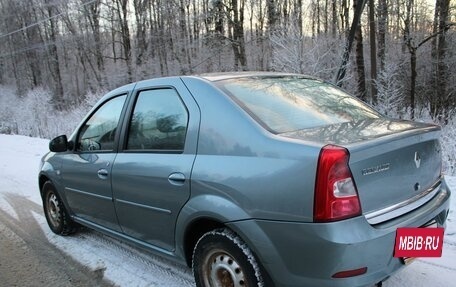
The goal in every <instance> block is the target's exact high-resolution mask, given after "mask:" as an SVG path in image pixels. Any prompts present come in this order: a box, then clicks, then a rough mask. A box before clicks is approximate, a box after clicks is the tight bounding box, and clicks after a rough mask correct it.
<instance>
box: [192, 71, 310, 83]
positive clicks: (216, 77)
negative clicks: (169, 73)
mask: <svg viewBox="0 0 456 287" xmlns="http://www.w3.org/2000/svg"><path fill="white" fill-rule="evenodd" d="M196 76H197V77H201V78H204V79H206V80H208V81H211V82H215V81H221V80H227V79H234V78H248V77H283V76H301V77H306V78H313V77H309V76H307V75H301V74H293V73H282V72H259V71H249V72H226V73H208V74H200V75H196Z"/></svg>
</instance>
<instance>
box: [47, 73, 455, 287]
mask: <svg viewBox="0 0 456 287" xmlns="http://www.w3.org/2000/svg"><path fill="white" fill-rule="evenodd" d="M439 135H440V128H439V127H438V126H435V125H430V124H424V123H417V122H411V121H404V120H394V119H391V118H387V117H385V116H382V115H381V114H379V113H378V112H376V111H375V110H374V109H372V108H371V107H370V106H368V105H366V104H364V103H362V102H361V101H359V100H357V99H356V98H354V97H352V96H350V95H348V94H347V93H345V92H343V91H342V90H340V89H338V88H337V87H334V86H333V85H331V84H328V83H325V82H324V81H321V80H319V79H315V78H312V77H307V76H303V75H296V74H282V73H230V74H209V75H203V76H182V77H168V78H157V79H151V80H146V81H141V82H137V83H133V84H129V85H126V86H123V87H120V88H118V89H116V90H113V91H111V92H109V93H108V94H107V95H105V96H104V97H103V98H102V99H101V100H100V101H99V102H98V104H96V105H95V107H94V108H93V109H92V110H91V111H90V112H89V114H88V115H87V116H86V117H85V118H84V119H83V120H82V122H81V123H80V124H79V125H78V127H77V128H76V130H75V131H74V133H73V134H72V135H71V136H69V137H68V138H67V137H66V136H64V135H62V136H59V137H57V138H55V139H54V140H52V141H51V142H50V150H51V151H50V152H49V153H48V154H47V155H45V156H44V157H43V159H42V162H41V169H40V172H39V189H40V191H41V196H42V198H43V206H44V213H45V215H46V219H47V221H48V223H49V226H50V228H51V229H52V231H53V232H55V233H57V234H61V235H68V234H71V233H73V232H75V231H76V230H77V227H78V226H79V225H83V226H86V227H89V228H93V229H95V230H98V231H100V232H103V233H106V234H108V235H111V236H114V237H117V238H120V239H123V240H126V241H129V242H130V243H133V244H136V245H138V246H141V247H145V248H146V249H148V250H150V251H152V252H155V253H158V254H161V255H163V256H165V257H168V258H171V259H174V260H177V261H179V262H182V263H183V264H187V265H188V266H189V267H192V268H193V273H194V276H195V282H196V285H197V286H204V287H209V286H214V287H215V286H249V287H252V286H300V287H301V286H311V287H315V286H328V287H337V286H344V287H346V286H350V287H356V286H372V285H374V284H377V283H380V284H379V285H381V282H382V281H383V280H385V279H386V278H388V277H389V276H390V275H391V274H392V273H393V272H395V271H397V270H399V269H400V268H401V267H403V266H405V263H406V262H408V261H407V259H408V258H403V257H395V256H394V246H395V236H396V232H397V230H398V228H402V227H422V228H427V227H430V226H432V227H440V228H442V227H444V226H445V221H446V218H447V215H448V209H449V198H450V191H449V189H448V187H447V185H446V183H445V180H444V177H443V176H442V171H441V148H440V144H439V140H438V139H439Z"/></svg>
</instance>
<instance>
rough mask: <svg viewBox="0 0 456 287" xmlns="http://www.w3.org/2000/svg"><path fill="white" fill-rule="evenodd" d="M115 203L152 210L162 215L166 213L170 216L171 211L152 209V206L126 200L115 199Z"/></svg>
mask: <svg viewBox="0 0 456 287" xmlns="http://www.w3.org/2000/svg"><path fill="white" fill-rule="evenodd" d="M116 201H117V202H119V203H123V204H128V205H133V206H137V207H142V208H145V209H150V210H153V211H158V212H162V213H166V214H171V210H169V209H163V208H158V207H153V206H149V205H144V204H140V203H136V202H131V201H127V200H122V199H116Z"/></svg>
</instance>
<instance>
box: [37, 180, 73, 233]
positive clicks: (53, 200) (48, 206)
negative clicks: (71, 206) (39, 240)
mask: <svg viewBox="0 0 456 287" xmlns="http://www.w3.org/2000/svg"><path fill="white" fill-rule="evenodd" d="M42 194H43V209H44V215H45V216H46V221H47V223H48V225H49V228H51V230H52V232H54V233H55V234H58V235H68V234H71V233H73V232H75V231H76V224H75V223H74V222H73V221H72V220H71V218H70V216H69V215H68V213H67V211H66V209H65V206H64V205H63V202H62V200H61V199H60V197H59V195H58V194H57V192H56V191H55V187H54V186H53V185H52V183H51V182H50V181H47V182H46V183H44V185H43V189H42Z"/></svg>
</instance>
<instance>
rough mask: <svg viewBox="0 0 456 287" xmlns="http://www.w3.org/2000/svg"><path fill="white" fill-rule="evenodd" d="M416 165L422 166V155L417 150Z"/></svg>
mask: <svg viewBox="0 0 456 287" xmlns="http://www.w3.org/2000/svg"><path fill="white" fill-rule="evenodd" d="M415 165H416V168H420V165H421V157H420V154H419V153H418V152H417V151H416V152H415Z"/></svg>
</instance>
